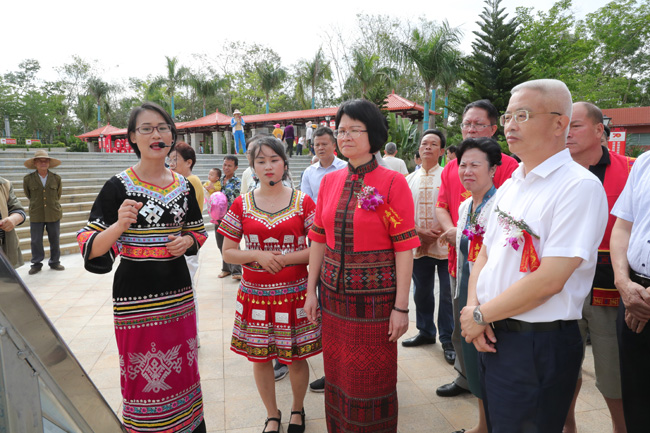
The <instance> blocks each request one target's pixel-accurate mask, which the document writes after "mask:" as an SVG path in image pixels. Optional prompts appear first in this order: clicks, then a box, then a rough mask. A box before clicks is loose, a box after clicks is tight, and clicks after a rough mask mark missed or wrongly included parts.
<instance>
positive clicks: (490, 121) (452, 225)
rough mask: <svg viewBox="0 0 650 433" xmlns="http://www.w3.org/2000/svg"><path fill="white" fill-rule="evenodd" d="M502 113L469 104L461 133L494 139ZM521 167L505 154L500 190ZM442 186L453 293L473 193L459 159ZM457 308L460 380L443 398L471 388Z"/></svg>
mask: <svg viewBox="0 0 650 433" xmlns="http://www.w3.org/2000/svg"><path fill="white" fill-rule="evenodd" d="M498 118H499V112H498V110H497V109H496V107H495V106H494V105H493V104H492V103H491V102H490V101H488V100H487V99H481V100H478V101H474V102H471V103H469V104H467V106H466V107H465V110H464V111H463V123H461V131H462V133H463V139H466V138H476V137H492V136H493V135H494V134H495V133H496V132H497V119H498ZM518 166H519V164H518V163H517V161H516V160H515V159H514V158H512V157H510V156H508V155H503V157H502V160H501V165H500V166H498V167H497V171H496V173H495V175H494V186H495V187H497V188H498V187H500V186H501V184H503V182H505V181H506V180H508V179H509V178H510V175H511V174H512V172H513V171H515V169H516V168H517V167H518ZM441 176H442V184H441V185H440V191H439V193H438V201H437V203H436V218H437V219H438V221H439V222H440V224H441V226H442V232H443V233H444V239H445V240H446V241H447V242H449V275H450V278H451V290H452V294H455V292H456V248H455V245H456V223H457V222H458V207H459V206H460V204H461V202H463V200H465V199H467V198H468V197H469V196H470V195H471V193H470V192H469V191H467V190H466V189H465V188H464V187H463V184H462V183H461V182H460V177H459V176H458V160H457V159H454V160H452V161H450V162H449V163H447V165H446V166H445V168H444V170H443V171H442V175H441ZM452 302H453V308H454V333H453V334H452V337H451V341H452V343H453V349H454V350H455V351H456V362H455V363H454V368H455V369H456V370H457V371H458V377H456V379H455V380H454V381H453V382H451V383H449V384H446V385H442V386H441V387H439V388H438V389H437V390H436V394H438V395H439V396H441V397H453V396H456V395H459V394H462V393H464V392H469V385H468V384H467V379H466V377H465V364H464V362H463V352H462V349H461V343H460V341H461V335H460V333H461V329H460V322H459V320H460V308H459V305H458V297H457V296H454V297H453V300H452Z"/></svg>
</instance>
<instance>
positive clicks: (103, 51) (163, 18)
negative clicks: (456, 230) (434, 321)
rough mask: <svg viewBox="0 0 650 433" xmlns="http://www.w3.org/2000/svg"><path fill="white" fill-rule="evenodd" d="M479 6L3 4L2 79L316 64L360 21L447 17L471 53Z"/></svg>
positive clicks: (543, 4) (186, 0)
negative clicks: (209, 63)
mask: <svg viewBox="0 0 650 433" xmlns="http://www.w3.org/2000/svg"><path fill="white" fill-rule="evenodd" d="M554 3H555V2H554V1H552V0H504V1H503V2H502V6H504V7H506V11H507V12H508V13H509V14H511V15H514V13H515V7H517V6H533V7H534V8H535V9H536V10H547V9H548V8H550V7H551V6H552V5H553V4H554ZM606 3H607V1H605V0H589V1H587V0H574V11H575V13H576V16H577V17H579V18H582V17H584V15H585V14H587V13H590V12H593V11H595V10H597V9H598V8H600V7H602V6H604V5H605V4H606ZM326 5H327V6H326ZM484 6H485V4H484V3H483V1H481V0H442V1H441V0H433V1H417V0H416V1H411V2H405V1H395V0H393V1H387V0H329V1H324V2H318V1H315V2H313V1H312V2H310V1H297V0H284V1H275V2H271V1H258V0H247V1H243V0H239V1H230V2H226V1H212V2H210V1H205V0H204V1H197V0H183V1H173V2H172V1H169V0H158V1H149V2H143V1H141V0H110V1H99V2H98V1H87V0H61V1H51V0H48V1H44V0H31V1H20V0H3V1H2V6H1V8H0V10H1V11H2V18H3V19H2V24H1V27H2V35H1V36H0V38H1V39H2V42H1V43H0V46H1V47H2V48H1V49H0V74H4V73H6V72H8V71H13V70H16V69H18V64H19V63H20V62H21V61H22V60H24V59H28V58H33V59H36V60H38V61H39V62H40V64H41V68H42V69H41V73H40V75H39V77H40V78H42V79H47V80H55V79H57V78H58V75H57V73H56V72H55V70H54V68H55V67H57V66H61V65H63V64H64V63H69V62H70V61H71V56H72V55H75V54H76V55H79V56H80V57H82V58H84V59H85V60H95V59H96V60H98V61H99V65H100V66H101V69H102V73H101V76H102V78H103V79H104V80H107V81H110V82H123V81H124V80H125V79H126V78H128V77H131V76H135V77H140V78H145V77H146V76H147V75H149V74H152V75H161V74H163V73H164V70H165V56H166V55H167V56H178V57H179V59H180V60H181V63H182V64H190V63H191V61H192V56H191V55H192V54H193V53H202V54H214V53H216V52H218V50H219V46H220V44H221V43H223V42H224V41H226V40H230V41H235V40H242V41H246V42H249V43H258V44H264V45H266V46H268V47H270V48H272V49H273V50H275V51H276V52H278V53H279V54H280V56H281V58H282V63H283V64H284V65H285V66H288V65H291V64H293V63H295V62H296V61H297V60H299V59H301V58H311V57H313V55H314V54H315V52H316V50H317V49H318V47H319V46H320V45H321V43H322V41H323V29H327V28H328V27H330V26H332V25H338V26H339V27H340V28H342V29H344V30H345V29H353V28H354V26H355V21H356V14H357V13H367V14H387V15H392V16H397V17H402V18H411V19H413V20H415V19H416V18H418V17H420V16H423V17H425V18H426V19H428V20H433V21H442V20H444V19H447V20H448V21H449V23H450V24H451V25H452V26H454V27H460V28H461V29H462V30H463V32H464V34H465V36H464V38H463V45H462V49H463V51H465V52H466V53H469V52H470V50H471V41H472V39H473V36H474V35H473V34H472V31H473V30H477V29H478V27H477V25H476V21H477V20H478V15H479V13H480V12H481V10H482V8H483V7H484Z"/></svg>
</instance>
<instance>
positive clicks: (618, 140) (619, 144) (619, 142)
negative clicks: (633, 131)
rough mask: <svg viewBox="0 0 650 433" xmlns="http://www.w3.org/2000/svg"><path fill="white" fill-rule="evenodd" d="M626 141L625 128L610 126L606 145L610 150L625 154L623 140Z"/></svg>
mask: <svg viewBox="0 0 650 433" xmlns="http://www.w3.org/2000/svg"><path fill="white" fill-rule="evenodd" d="M626 141H627V131H626V130H625V128H612V131H611V133H610V134H609V141H608V142H607V147H608V148H609V151H610V152H614V153H618V154H619V155H625V142H626Z"/></svg>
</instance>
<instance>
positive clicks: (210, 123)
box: [78, 91, 441, 153]
mask: <svg viewBox="0 0 650 433" xmlns="http://www.w3.org/2000/svg"><path fill="white" fill-rule="evenodd" d="M385 101H386V109H387V110H388V111H389V112H391V113H396V114H397V115H398V116H401V117H408V118H409V119H411V120H412V121H414V122H418V121H421V120H422V119H423V117H424V107H423V106H422V105H420V104H416V103H415V102H413V101H409V100H408V99H406V98H403V97H401V96H399V95H396V94H395V92H394V91H393V92H392V93H391V94H390V95H388V96H387V97H386V99H385ZM337 111H338V107H327V108H316V109H313V110H298V111H286V112H282V113H268V114H250V115H245V116H243V119H244V122H246V126H245V130H246V135H248V136H249V137H250V136H251V135H255V134H256V133H258V132H259V131H260V130H263V131H265V132H268V133H270V132H271V130H273V125H274V124H275V123H281V124H286V123H287V122H289V121H292V122H294V126H296V128H297V131H296V132H297V135H298V136H300V135H303V134H304V130H305V125H306V123H307V122H309V121H311V122H312V123H315V124H320V123H321V122H327V123H329V124H330V125H331V124H332V123H333V119H334V117H336V112H337ZM437 114H441V113H438V112H435V111H433V110H429V115H437ZM230 119H231V116H228V115H226V114H223V113H220V112H219V111H218V110H217V111H216V112H215V113H211V114H208V115H207V116H204V117H201V118H199V119H196V120H191V121H189V122H178V123H176V129H177V131H178V135H179V138H178V141H186V142H188V143H191V144H192V146H193V147H194V149H195V150H197V152H198V150H199V146H205V145H206V144H211V143H214V144H216V146H215V147H216V152H215V153H221V152H220V150H221V148H222V146H221V142H222V138H223V136H224V132H226V134H225V137H226V146H227V149H228V153H230V152H231V138H232V137H231V134H230V133H229V132H230ZM108 128H111V129H110V134H108V135H107V134H106V131H105V130H108ZM208 134H212V140H209V139H207V136H208ZM78 137H79V138H81V139H83V140H85V141H89V140H90V139H92V138H98V140H99V142H100V149H101V151H107V152H114V151H115V150H113V149H114V148H116V145H115V143H112V142H111V139H112V138H118V139H119V140H120V141H119V144H120V145H121V146H122V142H127V146H128V140H126V129H118V128H115V127H114V126H111V125H107V126H106V127H103V128H98V129H96V130H94V131H90V132H87V133H85V134H82V135H80V136H78ZM106 137H108V138H106ZM116 142H117V140H116ZM129 149H130V147H129ZM118 151H119V150H118Z"/></svg>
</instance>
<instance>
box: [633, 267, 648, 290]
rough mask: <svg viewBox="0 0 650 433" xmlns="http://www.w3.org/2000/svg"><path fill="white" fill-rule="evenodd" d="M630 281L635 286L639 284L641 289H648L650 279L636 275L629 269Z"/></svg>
mask: <svg viewBox="0 0 650 433" xmlns="http://www.w3.org/2000/svg"><path fill="white" fill-rule="evenodd" d="M630 280H632V281H634V282H635V283H637V284H641V285H642V286H643V287H650V278H648V277H646V276H643V275H640V274H637V273H636V272H634V271H633V270H632V269H630Z"/></svg>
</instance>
